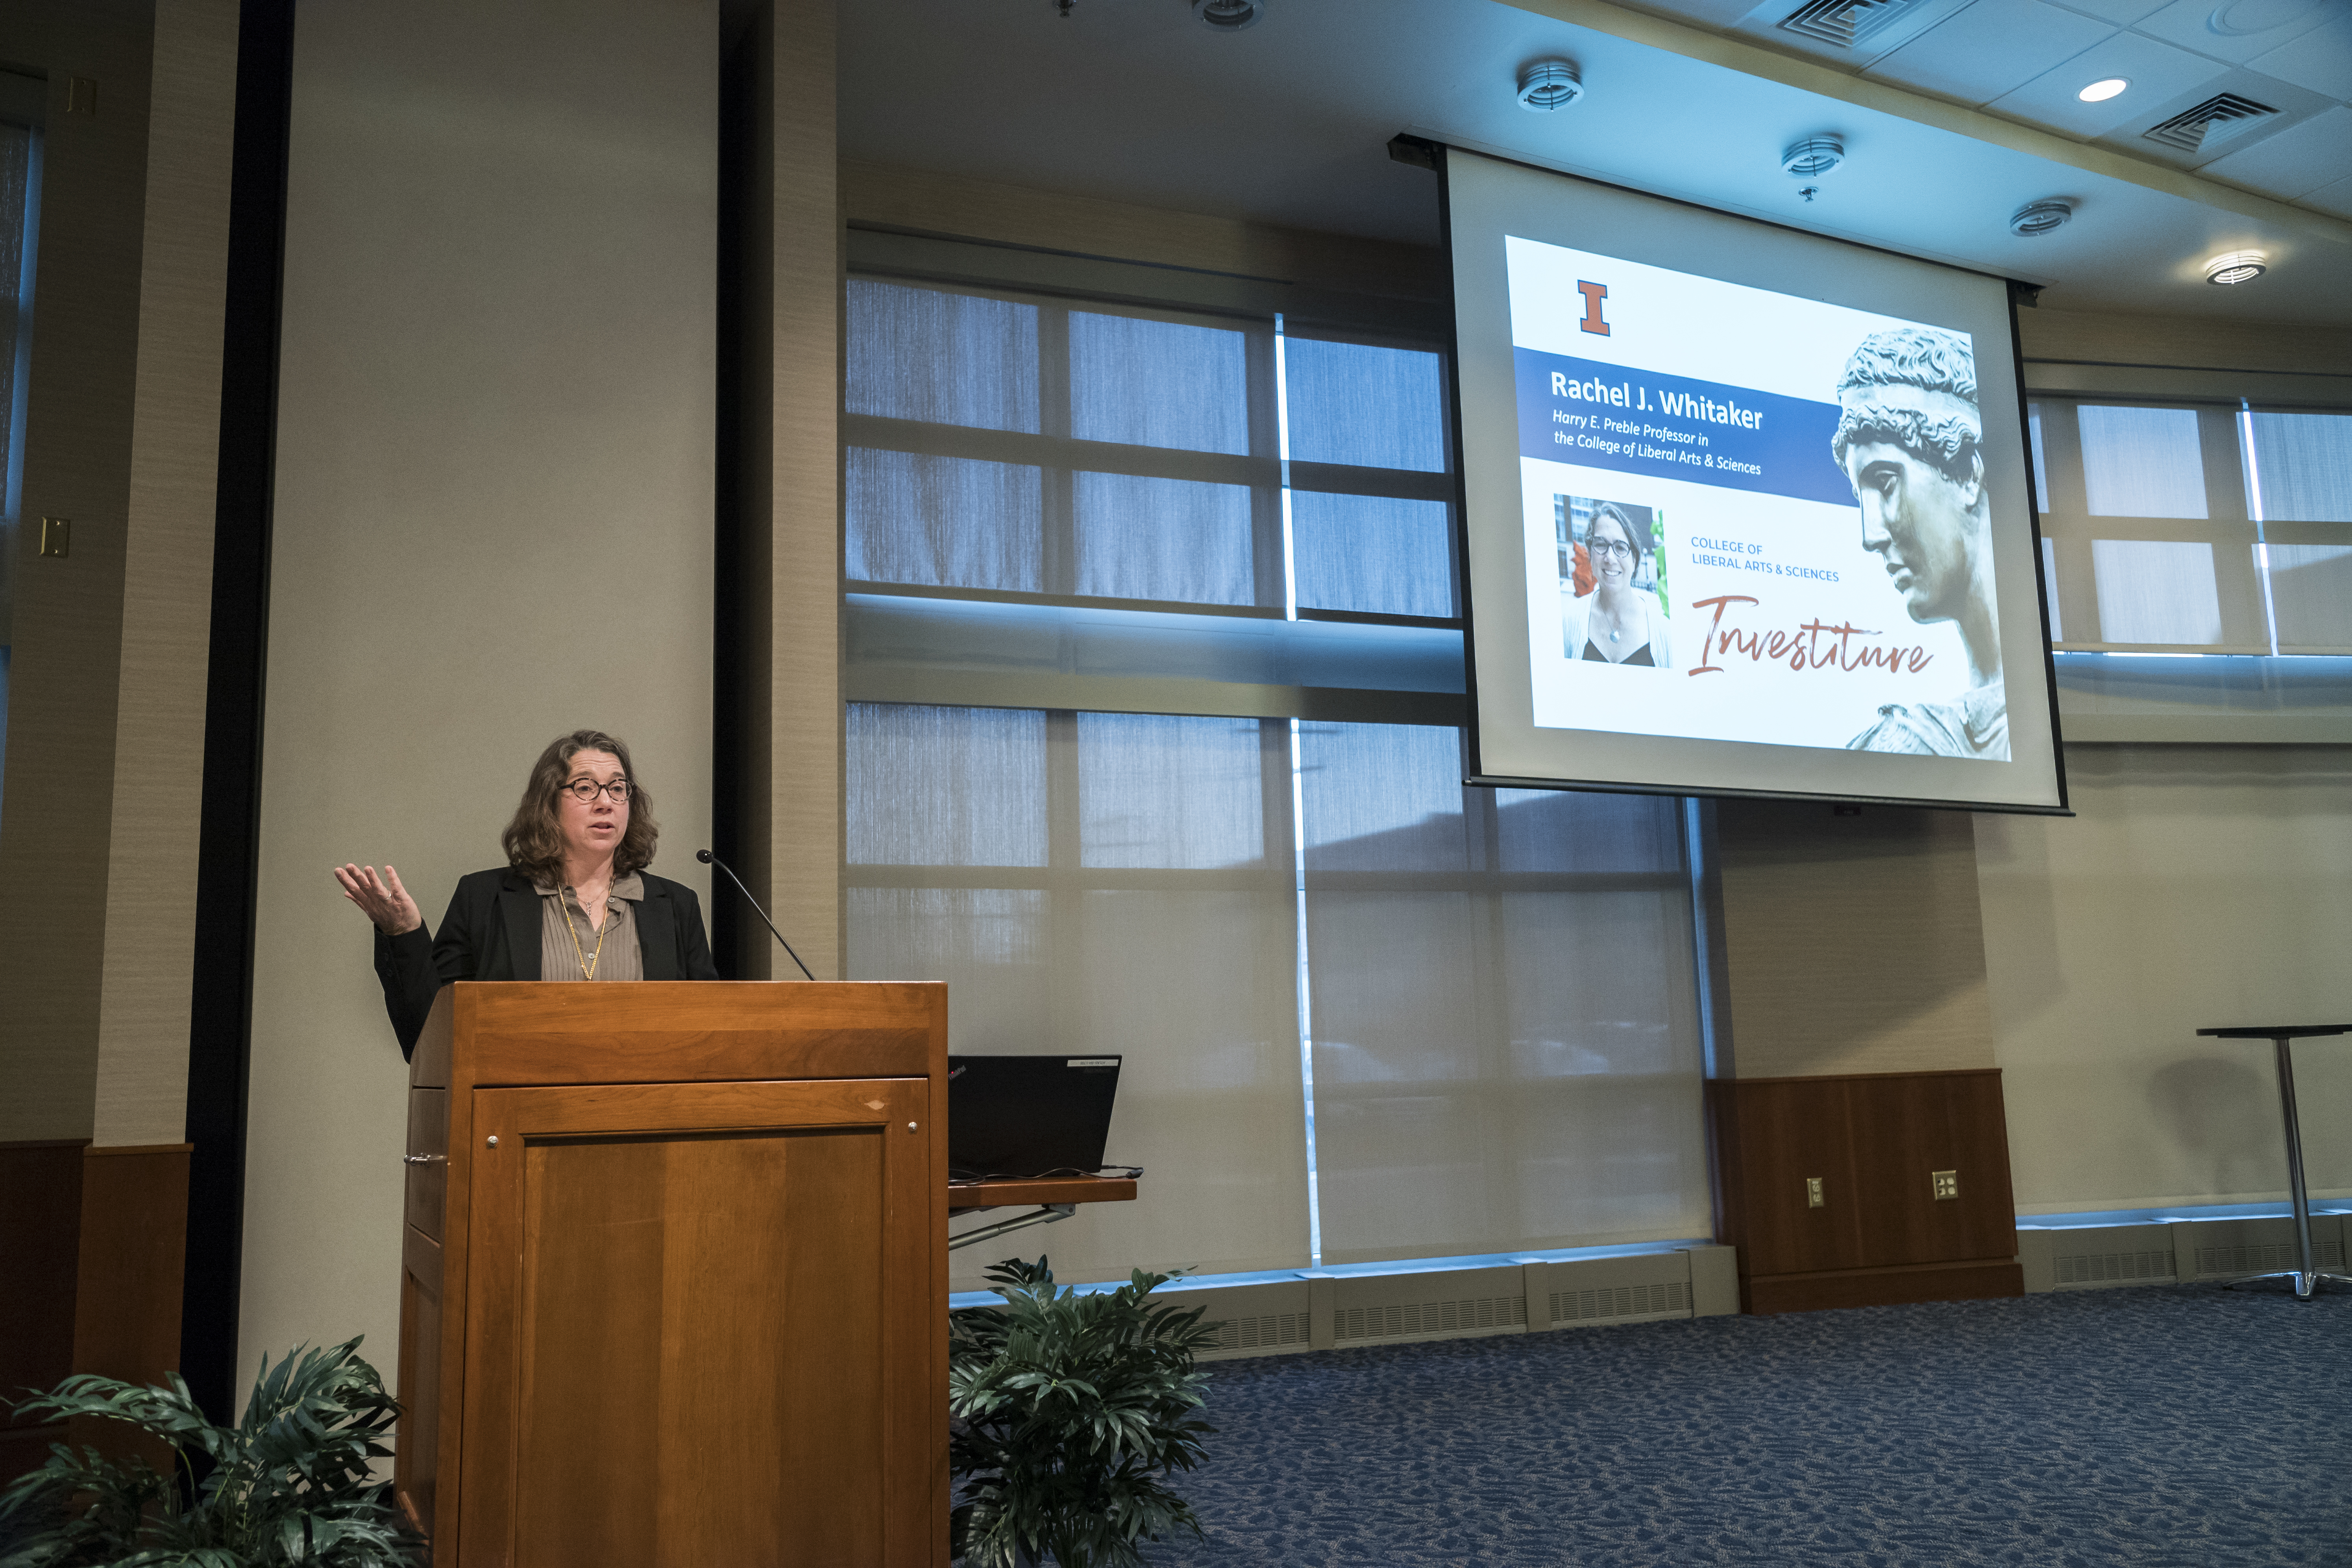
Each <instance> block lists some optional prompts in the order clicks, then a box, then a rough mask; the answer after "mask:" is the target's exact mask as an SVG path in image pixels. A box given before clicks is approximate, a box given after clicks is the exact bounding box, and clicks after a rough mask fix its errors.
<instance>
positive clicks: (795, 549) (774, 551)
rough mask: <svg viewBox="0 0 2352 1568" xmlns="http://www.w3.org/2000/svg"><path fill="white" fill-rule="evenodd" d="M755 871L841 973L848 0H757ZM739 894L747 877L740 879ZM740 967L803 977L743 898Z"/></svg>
mask: <svg viewBox="0 0 2352 1568" xmlns="http://www.w3.org/2000/svg"><path fill="white" fill-rule="evenodd" d="M738 47H739V48H740V49H741V50H742V51H743V63H744V64H745V66H746V67H747V69H746V72H745V77H746V79H745V82H744V86H745V89H746V97H747V100H748V101H749V108H750V115H751V121H752V123H751V126H750V127H749V128H748V129H749V132H750V136H749V141H750V142H751V145H750V146H749V147H748V148H746V149H745V151H746V152H747V153H748V154H749V155H748V156H747V157H746V159H745V160H744V163H745V167H744V169H743V177H744V179H745V181H746V184H747V188H746V189H745V190H743V191H742V192H741V193H740V197H741V199H742V203H743V228H742V243H743V246H744V253H743V255H742V257H741V258H740V262H741V265H742V277H743V290H744V296H745V298H744V300H743V307H744V308H743V312H742V318H741V321H740V323H739V330H740V331H741V332H742V334H743V339H744V341H743V342H742V344H741V349H742V359H741V366H742V375H743V381H742V384H741V389H740V390H741V398H742V402H741V406H740V417H741V419H742V429H743V433H744V440H743V445H742V449H741V451H740V453H739V454H738V457H739V460H740V465H741V468H740V476H739V477H740V485H739V509H738V515H737V516H736V517H734V518H732V519H730V520H729V521H730V526H733V527H735V528H738V529H740V531H741V535H740V536H741V540H742V573H743V578H744V581H743V584H742V585H741V588H742V593H743V603H742V606H741V608H742V613H743V617H744V632H745V637H744V645H745V646H744V648H743V659H744V665H745V668H744V669H743V672H742V673H743V676H744V683H743V690H742V710H741V712H740V715H738V721H739V722H740V727H741V736H742V742H743V756H744V776H743V777H741V778H740V779H736V780H730V781H729V783H730V784H731V786H732V787H734V788H736V789H737V790H739V791H740V796H739V798H740V806H741V811H740V823H741V827H742V846H741V851H740V858H741V860H742V865H743V874H744V879H745V880H746V882H748V883H749V884H750V886H751V890H752V892H753V893H754V894H755V895H757V896H758V898H759V899H760V900H761V902H762V903H763V904H765V905H767V907H768V910H769V912H770V914H771V915H772V917H773V918H774V920H775V921H776V925H777V927H778V929H779V930H781V931H783V932H784V933H785V935H786V936H787V938H788V939H789V940H790V941H791V942H792V943H793V949H794V951H795V952H798V953H799V955H800V959H801V962H802V963H805V964H807V965H808V969H809V973H811V974H813V975H814V976H815V977H816V978H817V979H819V980H837V979H839V978H840V977H841V929H842V928H841V835H842V816H841V796H842V742H841V726H842V709H841V442H840V435H839V431H840V424H839V421H840V415H841V354H842V326H841V321H842V273H841V209H840V199H839V177H838V171H837V168H836V165H835V158H834V141H835V110H834V93H835V22H834V5H833V0H782V3H780V4H769V5H760V6H758V7H757V8H756V10H755V11H754V13H753V15H752V17H751V23H750V26H749V28H748V31H747V34H746V36H745V37H744V38H743V39H742V40H741V41H740V44H739V46H738ZM728 896H729V897H730V898H732V897H734V896H735V895H734V891H733V889H731V888H730V889H728ZM736 929H737V931H739V933H740V936H741V939H742V940H741V942H740V944H739V946H738V951H737V961H738V967H737V969H736V971H735V972H736V973H740V975H742V976H743V978H745V979H747V980H765V979H771V978H773V979H783V980H797V979H799V978H801V974H800V971H799V969H798V968H796V967H795V966H794V965H793V961H792V960H791V959H789V958H787V957H785V956H784V955H783V953H782V952H779V951H778V950H777V949H776V947H775V945H774V942H773V939H772V937H771V935H770V933H769V931H768V930H767V928H766V927H765V926H764V925H762V924H761V923H760V921H759V917H758V916H756V915H753V914H751V913H750V912H749V911H748V910H746V911H744V912H743V918H742V920H741V921H739V922H738V925H737V928H736Z"/></svg>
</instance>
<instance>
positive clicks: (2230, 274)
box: [2205, 250, 2271, 283]
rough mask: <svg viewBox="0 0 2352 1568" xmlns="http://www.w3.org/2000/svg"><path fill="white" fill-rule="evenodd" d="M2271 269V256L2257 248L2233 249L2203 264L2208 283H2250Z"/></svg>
mask: <svg viewBox="0 0 2352 1568" xmlns="http://www.w3.org/2000/svg"><path fill="white" fill-rule="evenodd" d="M2270 269H2271V258H2269V257H2267V256H2264V255H2263V253H2262V252H2261V251H2259V250H2233V251H2231V252H2230V253H2229V254H2228V255H2226V256H2217V257H2215V258H2213V259H2212V260H2210V261H2209V262H2207V263H2206V264H2205V281H2206V282H2208V283H2251V282H2252V281H2253V280H2254V279H2257V278H2260V277H2261V276H2262V275H2263V273H2265V272H2268V271H2269V270H2270Z"/></svg>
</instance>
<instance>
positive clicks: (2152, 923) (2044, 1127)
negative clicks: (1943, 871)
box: [1976, 746, 2352, 1213]
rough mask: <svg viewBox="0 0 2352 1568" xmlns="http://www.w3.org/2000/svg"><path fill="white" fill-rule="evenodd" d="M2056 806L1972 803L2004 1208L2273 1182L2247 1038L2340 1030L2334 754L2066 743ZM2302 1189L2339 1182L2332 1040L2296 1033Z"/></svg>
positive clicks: (2345, 1019) (2201, 1193) (2257, 1191)
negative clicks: (2005, 1145) (2004, 1105)
mask: <svg viewBox="0 0 2352 1568" xmlns="http://www.w3.org/2000/svg"><path fill="white" fill-rule="evenodd" d="M2067 782H2068V785H2069V789H2070V792H2071V794H2072V795H2073V799H2074V809H2075V810H2076V811H2077V812H2078V813H2079V814H2080V815H2079V816H2076V817H2074V818H2073V819H2072V820H2068V819H2065V818H2035V817H2014V816H1981V817H1979V818H1978V819H1977V825H1976V839H1977V863H1978V870H1979V884H1980V887H1981V889H1982V897H1983V908H1984V945H1985V955H1986V964H1987V969H1988V972H1989V973H1990V978H1991V995H1992V1017H1993V1026H1994V1034H1995V1038H1996V1041H1997V1046H1998V1053H1999V1060H2000V1067H2001V1068H2002V1076H2003V1079H2004V1081H2005V1083H2006V1084H2007V1087H2008V1102H2009V1124H2010V1158H2011V1172H2012V1174H2013V1176H2014V1179H2015V1182H2016V1186H2017V1201H2018V1206H2019V1208H2020V1210H2021V1212H2026V1213H2034V1212H2042V1213H2048V1212H2063V1211H2069V1210H2084V1209H2106V1208H2136V1207H2144V1206H2151V1205H2168V1204H2175V1203H2182V1202H2189V1203H2195V1202H2222V1201H2227V1200H2232V1199H2253V1198H2278V1197H2282V1196H2284V1194H2285V1189H2286V1177H2285V1165H2284V1154H2283V1153H2282V1151H2281V1141H2280V1128H2279V1109H2278V1090H2277V1088H2276V1084H2275V1081H2274V1079H2273V1073H2272V1068H2271V1057H2272V1051H2271V1047H2270V1046H2269V1044H2268V1043H2267V1042H2264V1041H2259V1040H2257V1041H2254V1042H2252V1043H2250V1044H2249V1043H2244V1042H2221V1041H2215V1040H2203V1039H2200V1038H2198V1037H2197V1034H2196V1031H2197V1030H2198V1029H2199V1028H2201V1027H2210V1026H2233V1025H2244V1024H2268V1023H2275V1022H2282V1021H2284V1022H2290V1023H2294V1022H2320V1023H2326V1022H2336V1023H2352V963H2347V962H2346V958H2345V945H2346V937H2347V932H2352V747H2318V746H2074V747H2070V748H2069V749H2068V752H2067ZM2296 1072H2297V1088H2298V1089H2299V1090H2300V1098H2301V1100H2302V1112H2303V1118H2302V1119H2303V1125H2304V1129H2305V1158H2306V1160H2307V1161H2308V1162H2309V1171H2310V1178H2311V1182H2312V1184H2313V1187H2314V1188H2315V1190H2318V1191H2327V1192H2331V1193H2335V1194H2344V1193H2346V1192H2352V1037H2347V1039H2344V1040H2333V1041H2331V1040H2314V1041H2310V1042H2308V1043H2306V1044H2305V1045H2303V1046H2300V1047H2297V1068H2296Z"/></svg>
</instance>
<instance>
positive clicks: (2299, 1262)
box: [2197, 1024, 2352, 1301]
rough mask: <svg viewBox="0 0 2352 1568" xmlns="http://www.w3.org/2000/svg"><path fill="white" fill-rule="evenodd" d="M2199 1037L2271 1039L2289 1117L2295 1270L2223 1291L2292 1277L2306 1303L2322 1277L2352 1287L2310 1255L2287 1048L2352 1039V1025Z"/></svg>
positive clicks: (2240, 1281) (2242, 1280)
mask: <svg viewBox="0 0 2352 1568" xmlns="http://www.w3.org/2000/svg"><path fill="white" fill-rule="evenodd" d="M2197 1032H2198V1033H2199V1034H2200V1035H2210V1036H2213V1037H2215V1038H2217V1039H2223V1040H2268V1041H2270V1042H2271V1043H2272V1044H2273V1046H2274V1047H2277V1050H2278V1085H2279V1111H2280V1114H2281V1115H2283V1116H2284V1118H2285V1119H2286V1179H2287V1190H2288V1192H2289V1193H2290V1194H2292V1196H2293V1199H2294V1247H2295V1252H2294V1258H2295V1265H2296V1266H2295V1267H2294V1268H2281V1269H2274V1270H2273V1271H2271V1272H2270V1273H2267V1274H2242V1275H2240V1276H2238V1278H2236V1279H2227V1280H2224V1281H2222V1284H2223V1286H2224V1288H2227V1287H2228V1286H2231V1285H2245V1284H2249V1283H2251V1282H2252V1281H2253V1280H2256V1279H2292V1280H2294V1299H2295V1300H2298V1301H2308V1300H2311V1298H2312V1296H2313V1295H2314V1294H2315V1293H2316V1292H2317V1290H2318V1289H2319V1282H2320V1281H2321V1280H2322V1279H2333V1280H2335V1281H2336V1283H2337V1284H2339V1285H2352V1274H2325V1273H2322V1272H2321V1271H2320V1268H2319V1265H2318V1264H2317V1263H2316V1262H2315V1261H2314V1260H2313V1258H2312V1255H2311V1195H2310V1194H2309V1193H2307V1192H2305V1189H2304V1184H2303V1129H2302V1127H2301V1126H2300V1124H2299V1123H2298V1122H2297V1121H2296V1120H2295V1114H2294V1055H2293V1053H2292V1052H2291V1051H2290V1050H2289V1049H2288V1045H2287V1042H2289V1041H2290V1040H2300V1039H2305V1038H2308V1037H2312V1036H2315V1035H2352V1024H2262V1025H2255V1026H2250V1027H2247V1028H2242V1029H2200V1030H2198V1031H2197Z"/></svg>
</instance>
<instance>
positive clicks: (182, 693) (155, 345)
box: [91, 0, 237, 1146]
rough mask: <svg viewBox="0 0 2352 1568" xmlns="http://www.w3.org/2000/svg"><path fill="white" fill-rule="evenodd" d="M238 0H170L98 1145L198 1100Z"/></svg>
mask: <svg viewBox="0 0 2352 1568" xmlns="http://www.w3.org/2000/svg"><path fill="white" fill-rule="evenodd" d="M236 28H237V5H236V0H161V3H160V4H158V5H156V7H155V45H154V68H153V73H152V82H153V88H152V100H151V107H150V110H149V142H148V154H147V193H146V235H145V243H144V247H143V249H144V264H143V266H142V270H141V274H140V280H139V285H140V286H139V373H138V384H137V402H136V406H135V409H134V411H133V415H132V420H131V505H130V512H129V517H128V520H127V524H128V525H127V527H126V529H125V531H124V560H123V584H122V654H121V685H120V689H119V696H118V699H117V702H116V706H115V715H114V728H115V742H114V781H113V782H114V788H113V796H114V811H113V834H112V842H111V844H110V853H109V857H108V865H107V877H106V960H105V974H104V980H103V984H102V989H101V992H100V1001H99V1020H98V1082H97V1092H96V1097H95V1100H96V1113H95V1116H94V1119H93V1127H92V1133H91V1137H92V1142H96V1143H98V1144H100V1145H101V1146H110V1145H118V1144H119V1145H140V1144H149V1143H177V1142H180V1140H181V1138H182V1137H183V1136H184V1134H185V1131H186V1127H187V1102H188V1023H189V1010H190V993H189V985H190V974H189V965H190V963H191V961H192V960H193V957H194V951H195V938H194V921H195V912H196V836H195V834H194V831H193V830H192V829H193V826H194V819H195V814H196V805H197V802H196V785H197V781H198V778H199V775H200V774H201V773H202V768H203V758H204V754H205V670H206V667H207V662H208V654H209V651H210V639H211V628H212V582H213V508H214V498H215V488H214V479H215V474H214V470H215V467H216V465H217V461H218V458H219V454H220V378H221V310H222V300H223V297H224V293H225V290H226V279H227V273H228V186H229V154H230V140H231V134H232V132H233V129H234V127H235V123H236Z"/></svg>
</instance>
